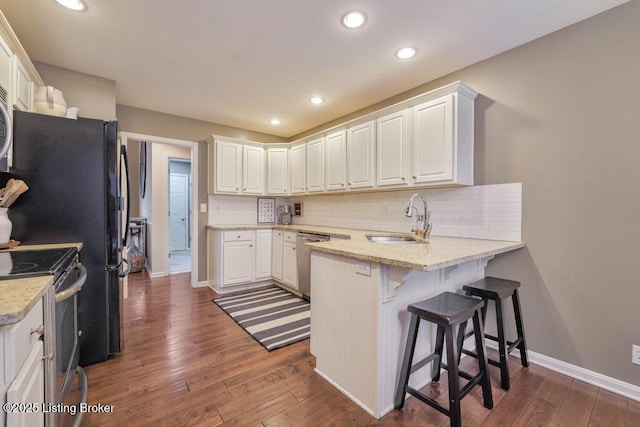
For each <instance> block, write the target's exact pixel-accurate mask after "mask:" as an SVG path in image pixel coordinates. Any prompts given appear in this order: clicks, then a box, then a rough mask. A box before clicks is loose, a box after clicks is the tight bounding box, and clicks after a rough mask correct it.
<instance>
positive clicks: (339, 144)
mask: <svg viewBox="0 0 640 427" xmlns="http://www.w3.org/2000/svg"><path fill="white" fill-rule="evenodd" d="M325 166H326V174H325V180H326V188H327V190H346V188H347V133H346V131H340V132H336V133H332V134H331V135H327V139H326V142H325Z"/></svg>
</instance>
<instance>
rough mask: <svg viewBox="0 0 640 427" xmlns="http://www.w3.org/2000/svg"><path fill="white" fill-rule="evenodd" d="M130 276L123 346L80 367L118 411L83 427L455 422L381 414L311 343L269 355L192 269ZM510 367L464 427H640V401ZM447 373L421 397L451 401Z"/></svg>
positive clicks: (423, 409)
mask: <svg viewBox="0 0 640 427" xmlns="http://www.w3.org/2000/svg"><path fill="white" fill-rule="evenodd" d="M129 277H130V281H129V292H130V295H129V299H127V300H126V301H125V315H124V316H125V325H124V334H125V337H126V339H125V347H124V350H123V352H122V353H120V354H119V355H118V356H116V357H114V358H113V359H110V360H108V361H107V362H104V363H100V364H96V365H91V366H87V367H86V368H85V370H86V372H87V376H88V379H89V395H88V402H89V404H98V403H100V404H102V405H114V407H113V412H112V413H87V414H85V416H84V423H83V425H84V426H111V425H114V426H121V425H130V426H144V425H149V426H151V425H153V426H165V425H167V426H187V425H201V426H215V425H224V426H290V425H300V426H305V425H309V426H314V427H319V426H329V425H333V426H345V425H356V426H376V425H380V426H417V425H420V426H447V425H449V421H448V418H447V417H445V416H444V415H442V414H440V413H439V412H437V411H435V410H434V409H432V408H430V407H428V406H426V405H424V404H422V403H420V402H418V401H417V400H416V399H414V398H410V399H407V401H406V404H405V407H404V409H403V410H402V411H392V412H391V413H389V414H387V415H386V416H385V417H384V418H382V419H380V420H376V419H374V418H373V417H371V416H370V415H368V414H367V413H366V412H365V411H364V410H362V409H360V408H359V407H358V406H357V405H355V404H354V403H353V402H351V401H350V400H349V399H348V398H346V397H345V396H344V395H342V394H341V393H340V392H338V391H337V390H336V389H335V388H333V387H332V386H331V385H329V384H328V383H327V382H326V381H325V380H323V379H322V378H320V377H319V376H318V375H316V374H315V373H314V372H313V368H314V365H315V359H314V357H313V356H312V355H311V354H310V353H309V341H308V340H307V341H302V342H299V343H296V344H293V345H290V346H288V347H285V348H281V349H278V350H274V351H273V352H271V353H269V352H267V351H266V350H264V349H263V348H262V347H261V346H260V345H259V344H258V343H256V342H255V341H254V340H253V339H252V338H251V337H249V336H248V335H247V334H246V333H245V332H244V331H243V330H242V329H241V328H240V327H239V326H237V325H236V324H235V322H234V321H233V320H231V318H230V317H229V316H227V315H226V314H225V313H224V312H223V311H222V310H220V309H219V308H218V307H217V306H216V305H215V304H213V303H212V302H211V300H212V298H213V297H214V296H215V293H214V292H213V291H212V290H210V289H209V288H199V289H192V288H191V287H190V286H189V282H190V276H189V273H183V274H176V275H173V276H170V277H166V278H159V279H153V280H150V279H149V277H148V276H147V274H146V273H145V272H141V273H136V274H132V275H131V276H129ZM468 359H469V358H467V360H466V361H465V360H463V363H466V362H471V361H470V360H468ZM514 362H515V360H514ZM511 366H512V373H511V374H512V375H511V377H512V378H511V382H512V386H511V390H510V391H509V392H504V391H503V390H502V389H500V388H499V378H498V375H499V372H498V370H497V369H496V368H491V374H492V385H493V399H494V403H495V406H494V408H493V409H492V410H491V411H489V410H487V409H485V408H484V407H483V406H482V396H481V393H480V390H479V388H478V387H476V390H475V391H474V392H472V394H470V395H469V396H467V397H466V398H465V399H463V401H462V411H463V425H465V426H511V425H541V426H572V427H575V426H629V427H631V426H640V403H639V402H636V401H633V400H629V399H626V398H623V397H621V396H618V395H615V394H613V393H610V392H608V391H605V390H602V389H598V388H597V387H594V386H591V385H589V384H586V383H583V382H580V381H577V380H573V379H571V378H569V377H565V376H563V375H560V374H557V373H555V372H552V371H549V370H547V369H545V368H542V367H539V366H536V365H532V366H530V367H529V368H528V369H523V368H522V367H520V365H519V364H518V363H517V362H516V363H512V364H511ZM467 369H469V368H468V367H467ZM470 370H471V369H470ZM445 377H446V376H443V380H442V383H441V384H439V385H438V384H431V385H428V386H427V387H425V390H423V391H425V392H427V393H429V394H430V395H431V396H433V397H435V398H437V399H440V400H442V399H444V401H445V402H446V400H447V398H446V392H447V391H446V390H447V388H446V379H445ZM441 391H442V393H441Z"/></svg>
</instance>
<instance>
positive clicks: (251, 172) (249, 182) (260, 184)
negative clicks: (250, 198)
mask: <svg viewBox="0 0 640 427" xmlns="http://www.w3.org/2000/svg"><path fill="white" fill-rule="evenodd" d="M242 192H243V193H244V194H263V193H264V148H262V147H253V146H248V145H244V146H243V147H242Z"/></svg>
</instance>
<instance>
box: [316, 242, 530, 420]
mask: <svg viewBox="0 0 640 427" xmlns="http://www.w3.org/2000/svg"><path fill="white" fill-rule="evenodd" d="M371 234H372V233H366V232H356V233H352V235H351V239H349V240H335V241H330V242H322V243H312V244H309V245H308V246H310V247H311V294H312V302H313V303H312V304H311V353H312V354H313V355H314V356H315V357H316V372H317V373H318V374H319V375H321V376H322V377H323V378H325V379H326V380H328V381H329V382H330V383H331V384H333V385H334V386H335V387H337V388H338V389H339V390H340V391H342V392H343V393H344V394H346V395H347V396H348V397H349V398H351V399H352V400H353V401H354V402H356V403H357V404H358V405H360V406H361V407H362V408H363V409H365V410H366V411H367V412H369V413H370V414H371V415H373V416H374V417H376V418H380V417H381V416H383V415H384V414H386V413H387V412H389V411H390V410H392V409H393V398H394V391H395V385H396V381H397V376H398V371H399V369H400V363H401V360H402V351H403V349H404V341H405V339H406V335H407V329H408V326H409V315H408V313H407V311H406V307H407V305H408V304H410V303H413V302H416V301H420V300H423V299H426V298H429V297H431V296H434V295H437V294H439V293H441V292H444V291H457V290H459V289H461V288H462V286H464V285H465V284H468V283H470V282H473V281H475V280H478V279H480V278H482V277H484V269H485V267H486V265H487V263H488V262H489V261H490V260H491V259H492V258H493V257H495V256H496V255H498V254H501V253H504V252H508V251H513V250H516V249H519V248H522V247H524V243H522V242H507V241H494V240H480V239H462V238H451V237H437V236H436V237H432V238H431V241H430V242H429V243H413V242H412V243H373V242H371V241H369V240H368V239H367V235H371ZM377 234H381V233H377ZM383 234H384V233H383ZM387 234H388V233H387ZM434 339H435V328H421V330H420V338H419V340H418V344H417V346H416V354H415V360H419V358H422V357H424V356H426V355H427V354H429V353H431V352H432V347H431V343H432V342H433V341H434ZM428 368H429V365H427V366H426V367H423V368H422V369H421V371H422V373H419V374H417V375H414V376H412V378H411V379H412V381H411V385H412V386H414V387H415V388H417V389H419V388H421V387H422V386H424V385H425V384H426V383H428V382H429V381H430V380H431V378H430V376H429V373H428V371H427V369H428Z"/></svg>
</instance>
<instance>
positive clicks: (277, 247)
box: [271, 230, 283, 280]
mask: <svg viewBox="0 0 640 427" xmlns="http://www.w3.org/2000/svg"><path fill="white" fill-rule="evenodd" d="M282 234H283V232H282V231H280V230H273V238H272V242H271V276H272V277H273V278H274V279H276V280H282Z"/></svg>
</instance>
